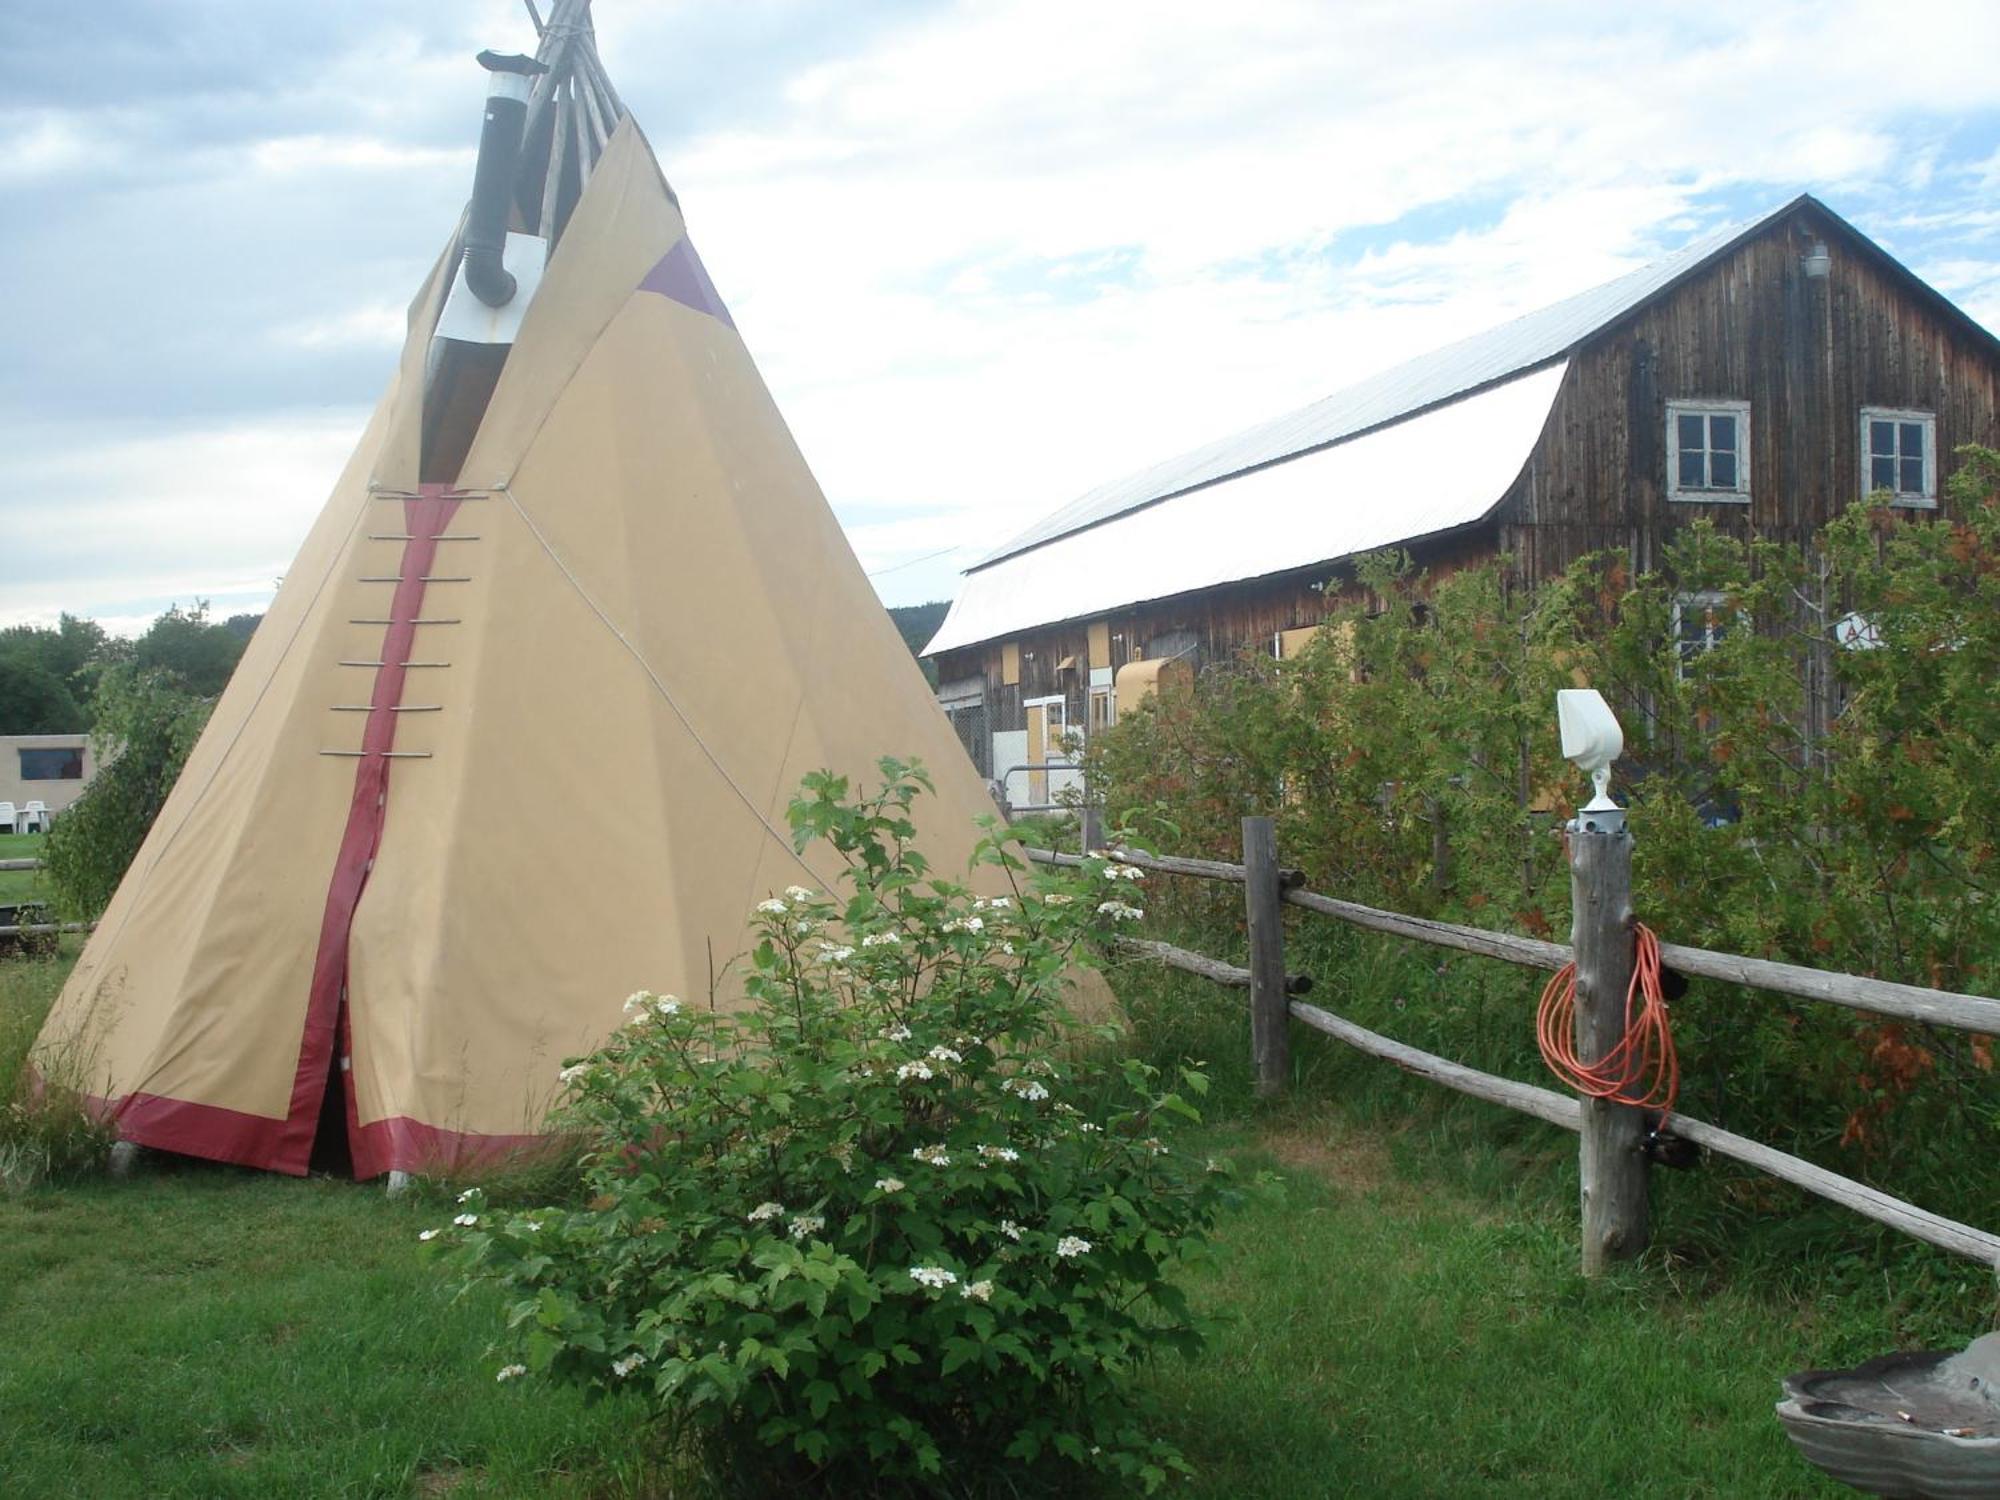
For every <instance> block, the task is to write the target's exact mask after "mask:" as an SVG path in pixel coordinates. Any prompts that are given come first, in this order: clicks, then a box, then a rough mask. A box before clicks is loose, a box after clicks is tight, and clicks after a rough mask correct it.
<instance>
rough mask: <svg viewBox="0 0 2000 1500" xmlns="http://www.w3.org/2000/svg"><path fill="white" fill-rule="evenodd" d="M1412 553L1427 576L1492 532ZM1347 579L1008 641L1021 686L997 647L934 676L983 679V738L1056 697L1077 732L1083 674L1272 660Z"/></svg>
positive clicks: (1453, 563) (1156, 606)
mask: <svg viewBox="0 0 2000 1500" xmlns="http://www.w3.org/2000/svg"><path fill="white" fill-rule="evenodd" d="M1410 550H1411V553H1412V556H1413V557H1415V558H1416V560H1417V561H1418V563H1419V565H1420V566H1423V567H1426V568H1429V569H1430V570H1432V571H1433V572H1435V571H1437V570H1439V569H1450V568H1456V567H1460V566H1463V565H1464V564H1465V563H1466V562H1468V561H1472V560H1475V559H1477V558H1480V557H1485V556H1490V555H1491V553H1492V551H1493V540H1492V533H1491V529H1490V528H1487V529H1483V530H1481V531H1479V532H1476V533H1467V534H1464V535H1460V536H1456V537H1451V538H1442V539H1439V540H1436V541H1433V542H1431V543H1428V544H1422V545H1419V546H1415V547H1412V548H1411V549H1410ZM1351 577H1352V570H1351V569H1346V568H1341V567H1339V566H1338V565H1337V564H1336V563H1335V562H1332V561H1329V562H1328V563H1327V564H1326V565H1325V566H1323V567H1316V568H1311V569H1306V570H1302V571H1299V572H1295V573H1287V574H1281V575H1278V576H1275V577H1272V578H1262V579H1254V580H1252V581H1250V582H1247V583H1234V584H1225V585H1223V586H1222V587H1219V588H1213V589H1204V590H1202V591H1201V592H1199V593H1191V594H1182V595H1179V596H1177V597H1175V598H1172V599H1162V600H1155V601H1153V602H1151V603H1147V604H1138V605H1133V606H1131V607H1129V608H1127V609H1122V610H1116V611H1113V612H1112V613H1110V614H1108V615H1100V616H1098V617H1096V620H1094V621H1093V620H1075V621H1071V622H1068V623H1065V624H1060V625H1051V626H1045V627H1042V628H1040V629H1037V630H1033V631H1029V632H1026V633H1024V634H1021V635H1017V636H1010V637H1008V638H1007V641H1008V642H1009V643H1012V644H1014V645H1016V646H1018V647H1019V650H1020V658H1021V670H1020V677H1021V680H1020V681H1019V682H1018V683H1013V684H1009V683H1006V682H1004V681H1003V680H1002V679H1003V672H1002V663H1001V646H1002V644H1003V643H1002V642H1000V641H988V642H985V643H984V644H981V645H977V646H967V647H964V648H963V649H961V650H957V651H943V652H940V653H938V656H937V658H936V660H937V667H938V677H939V680H940V681H943V682H956V681H959V680H962V679H965V678H972V677H980V678H984V679H985V683H986V706H987V718H988V726H989V732H996V733H1004V732H1006V731H1009V730H1016V729H1020V728H1022V727H1024V726H1025V724H1026V722H1027V717H1026V712H1025V710H1024V709H1023V707H1022V705H1023V704H1024V703H1026V702H1027V701H1028V700H1030V699H1033V698H1047V697H1054V696H1056V695H1057V694H1061V695H1062V696H1063V698H1064V701H1065V703H1066V705H1067V710H1068V715H1069V722H1070V723H1071V724H1079V725H1080V724H1084V723H1086V722H1088V717H1087V714H1088V698H1089V686H1088V685H1089V682H1090V673H1089V668H1091V667H1106V666H1108V667H1110V668H1111V669H1112V670H1113V671H1114V672H1116V670H1117V669H1118V668H1119V667H1122V666H1124V665H1125V663H1126V662H1128V661H1132V660H1134V659H1136V658H1137V657H1139V656H1140V655H1144V656H1145V657H1148V658H1150V657H1156V656H1161V655H1166V654H1170V650H1169V644H1170V645H1171V652H1172V653H1178V652H1179V651H1180V650H1181V649H1182V648H1183V644H1185V645H1191V646H1192V648H1193V652H1192V655H1191V657H1190V658H1189V659H1190V660H1191V661H1192V662H1193V663H1194V668H1195V670H1196V671H1198V672H1199V671H1201V670H1202V669H1203V668H1206V667H1209V666H1212V665H1214V664H1216V663H1218V662H1225V661H1230V660H1233V659H1234V658H1235V657H1237V656H1238V655H1240V654H1241V653H1242V652H1244V651H1258V652H1263V653H1266V654H1268V653H1269V652H1270V650H1271V642H1272V638H1273V637H1274V636H1276V635H1277V634H1278V632H1280V631H1283V630H1296V629H1299V628H1300V627H1302V626H1307V625H1317V624H1319V623H1320V622H1321V621H1322V620H1324V619H1325V618H1326V617H1327V614H1328V612H1329V607H1330V604H1331V603H1332V602H1333V601H1334V600H1336V599H1338V598H1340V597H1341V594H1342V591H1343V589H1344V588H1346V587H1348V586H1349V582H1348V581H1349V580H1350V579H1351ZM1327 585H1331V587H1327ZM1098 622H1103V623H1104V624H1106V625H1108V627H1109V629H1108V632H1107V634H1108V637H1109V643H1110V660H1108V661H1095V660H1092V659H1091V657H1090V639H1089V636H1090V626H1091V625H1092V624H1093V623H1098ZM1070 657H1074V658H1075V659H1076V662H1077V667H1076V670H1074V671H1071V672H1063V673H1060V674H1058V672H1057V671H1056V668H1057V666H1058V665H1059V664H1060V663H1061V662H1063V661H1064V660H1065V659H1068V658H1070Z"/></svg>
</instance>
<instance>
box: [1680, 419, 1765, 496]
mask: <svg viewBox="0 0 2000 1500" xmlns="http://www.w3.org/2000/svg"><path fill="white" fill-rule="evenodd" d="M1667 498H1668V499H1670V500H1705V501H1709V502H1715V501H1722V502H1725V503H1728V502H1734V503H1737V504H1742V503H1746V502H1747V501H1748V500H1749V499H1750V403H1749V402H1748V401H1669V402H1668V403H1667Z"/></svg>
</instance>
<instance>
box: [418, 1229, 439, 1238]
mask: <svg viewBox="0 0 2000 1500" xmlns="http://www.w3.org/2000/svg"><path fill="white" fill-rule="evenodd" d="M437 1237H438V1232H437V1231H436V1230H435V1229H426V1230H425V1231H424V1232H423V1233H422V1234H420V1235H418V1236H417V1238H418V1239H420V1240H434V1239H436V1238H437Z"/></svg>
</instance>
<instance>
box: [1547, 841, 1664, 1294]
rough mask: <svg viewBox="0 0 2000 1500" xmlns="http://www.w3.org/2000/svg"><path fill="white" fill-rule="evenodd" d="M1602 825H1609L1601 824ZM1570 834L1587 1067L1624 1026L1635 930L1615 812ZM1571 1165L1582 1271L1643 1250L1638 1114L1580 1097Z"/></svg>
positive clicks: (1642, 1149) (1643, 1163) (1642, 1138)
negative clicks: (1577, 1183)
mask: <svg viewBox="0 0 2000 1500" xmlns="http://www.w3.org/2000/svg"><path fill="white" fill-rule="evenodd" d="M1607 825H1608V826H1607ZM1567 832H1568V835H1569V870H1570V897H1571V901H1572V903H1573V906H1572V911H1573V917H1572V925H1571V931H1570V942H1571V944H1572V945H1573V947H1574V950H1575V953H1576V1015H1575V1044H1576V1055H1577V1058H1578V1060H1579V1061H1581V1062H1582V1063H1584V1064H1585V1065H1586V1066H1588V1065H1590V1064H1593V1063H1600V1062H1603V1061H1604V1060H1605V1059H1606V1058H1607V1057H1608V1056H1609V1055H1610V1054H1611V1053H1613V1052H1614V1051H1616V1050H1617V1049H1618V1048H1619V1047H1620V1045H1621V1044H1622V1043H1623V1042H1624V1041H1625V1038H1626V1030H1627V1027H1628V1025H1629V1020H1630V1018H1629V1016H1628V1014H1627V1011H1628V997H1629V995H1630V992H1631V988H1632V972H1633V963H1634V948H1635V941H1634V938H1635V934H1634V930H1633V922H1632V834H1631V832H1630V830H1628V829H1627V828H1626V827H1625V818H1624V815H1623V814H1622V813H1620V814H1619V815H1618V816H1617V817H1615V818H1612V817H1609V816H1607V815H1606V814H1604V813H1601V812H1599V813H1579V814H1578V815H1577V818H1576V821H1575V822H1573V823H1571V824H1570V826H1569V828H1568V830H1567ZM1581 1102H1582V1105H1583V1121H1582V1122H1583V1139H1582V1144H1581V1145H1580V1146H1579V1148H1578V1156H1577V1165H1578V1168H1579V1175H1580V1177H1581V1179H1582V1189H1583V1274H1584V1275H1586V1276H1596V1275H1600V1274H1601V1273H1602V1272H1603V1271H1604V1270H1605V1268H1606V1267H1608V1266H1609V1265H1611V1264H1612V1263H1613V1262H1615V1261H1621V1260H1631V1259H1632V1258H1634V1257H1635V1256H1637V1255H1639V1254H1640V1253H1641V1252H1642V1251H1643V1250H1644V1249H1645V1248H1646V1238H1647V1232H1648V1203H1647V1191H1646V1189H1647V1184H1646V1171H1647V1165H1648V1163H1647V1157H1646V1135H1647V1131H1648V1128H1649V1122H1648V1118H1647V1113H1646V1111H1645V1110H1643V1109H1637V1108H1634V1107H1633V1106H1632V1105H1630V1104H1624V1103H1620V1102H1618V1101H1616V1100H1614V1099H1602V1098H1590V1097H1586V1098H1584V1099H1583V1100H1582V1101H1581Z"/></svg>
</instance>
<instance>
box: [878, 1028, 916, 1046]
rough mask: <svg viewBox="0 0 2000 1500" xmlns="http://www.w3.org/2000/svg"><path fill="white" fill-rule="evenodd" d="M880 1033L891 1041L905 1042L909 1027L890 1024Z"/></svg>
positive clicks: (908, 1037)
mask: <svg viewBox="0 0 2000 1500" xmlns="http://www.w3.org/2000/svg"><path fill="white" fill-rule="evenodd" d="M882 1035H884V1036H885V1037H887V1038H888V1039H889V1040H890V1041H892V1042H907V1041H908V1040H909V1039H910V1028H909V1027H907V1026H891V1027H890V1028H889V1029H888V1030H887V1031H885V1032H883V1033H882Z"/></svg>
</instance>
